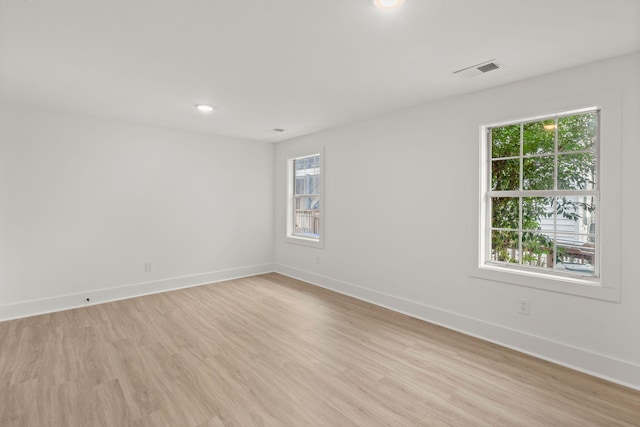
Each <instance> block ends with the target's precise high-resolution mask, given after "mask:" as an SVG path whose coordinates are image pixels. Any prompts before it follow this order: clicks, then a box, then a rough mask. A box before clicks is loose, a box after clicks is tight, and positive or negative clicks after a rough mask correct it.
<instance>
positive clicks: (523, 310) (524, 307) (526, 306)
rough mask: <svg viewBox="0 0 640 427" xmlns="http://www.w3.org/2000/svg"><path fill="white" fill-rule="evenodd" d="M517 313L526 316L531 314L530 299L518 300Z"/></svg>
mask: <svg viewBox="0 0 640 427" xmlns="http://www.w3.org/2000/svg"><path fill="white" fill-rule="evenodd" d="M518 313H520V314H524V315H526V316H528V315H530V314H531V301H529V300H528V299H521V300H518Z"/></svg>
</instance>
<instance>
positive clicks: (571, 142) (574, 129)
mask: <svg viewBox="0 0 640 427" xmlns="http://www.w3.org/2000/svg"><path fill="white" fill-rule="evenodd" d="M597 139H598V113H597V112H596V111H593V112H590V113H586V114H578V115H575V116H568V117H561V118H559V119H558V151H578V150H591V149H594V148H595V147H596V143H597Z"/></svg>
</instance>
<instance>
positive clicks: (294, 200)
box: [287, 153, 322, 246]
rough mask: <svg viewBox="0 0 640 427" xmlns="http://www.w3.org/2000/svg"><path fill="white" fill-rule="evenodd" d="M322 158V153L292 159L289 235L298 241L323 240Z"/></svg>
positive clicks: (292, 239) (314, 243)
mask: <svg viewBox="0 0 640 427" xmlns="http://www.w3.org/2000/svg"><path fill="white" fill-rule="evenodd" d="M321 160H322V156H321V155H320V153H314V154H311V155H307V156H303V157H296V158H293V159H289V165H288V170H289V180H288V181H289V190H288V194H289V200H288V204H287V205H288V206H287V211H288V219H287V237H288V238H290V241H292V242H294V243H301V244H306V245H309V246H320V245H321V243H322V242H321V240H322V239H321V237H322V169H321Z"/></svg>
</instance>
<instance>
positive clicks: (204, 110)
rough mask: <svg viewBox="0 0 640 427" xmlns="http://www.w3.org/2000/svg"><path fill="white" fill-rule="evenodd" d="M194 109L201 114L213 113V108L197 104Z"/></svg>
mask: <svg viewBox="0 0 640 427" xmlns="http://www.w3.org/2000/svg"><path fill="white" fill-rule="evenodd" d="M196 108H197V109H198V111H202V112H203V113H210V112H212V111H213V107H212V106H211V105H207V104H197V105H196Z"/></svg>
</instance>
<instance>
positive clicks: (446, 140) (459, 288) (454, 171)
mask: <svg viewBox="0 0 640 427" xmlns="http://www.w3.org/2000/svg"><path fill="white" fill-rule="evenodd" d="M639 76H640V55H631V56H625V57H620V58H614V59H612V60H607V61H603V62H599V63H595V64H590V65H587V66H583V67H580V68H576V69H571V70H566V71H562V72H558V73H554V74H550V75H545V76H541V77H539V78H535V79H532V80H527V81H523V82H519V83H516V84H510V85H507V86H503V87H500V88H496V89H492V90H488V91H483V92H480V93H475V94H471V95H467V96H462V97H457V98H454V99H448V100H444V101H441V102H436V103H432V104H429V105H425V106H421V107H418V108H414V109H411V110H408V111H403V112H399V113H397V114H392V115H389V116H386V117H380V118H377V119H374V120H369V121H365V122H361V123H357V124H353V125H349V126H345V127H341V128H337V129H333V130H329V131H326V132H322V133H318V134H314V135H311V136H307V137H303V138H298V139H295V140H291V141H287V142H283V143H280V144H278V145H277V147H276V156H275V165H276V170H275V173H276V186H275V192H276V194H275V196H276V197H275V209H276V222H275V224H276V227H275V261H276V269H277V270H278V271H280V272H282V273H284V274H288V275H291V276H295V277H299V278H302V279H305V280H308V281H311V282H313V283H316V284H318V285H321V286H325V287H329V288H332V289H335V290H338V291H340V292H344V293H347V294H351V295H354V296H357V297H359V298H363V299H366V300H370V301H373V302H375V303H378V304H381V305H386V306H388V307H392V308H394V309H396V310H399V311H404V312H407V313H410V314H412V315H415V316H418V317H422V318H425V319H428V320H431V321H435V322H437V323H441V324H444V325H446V326H449V327H452V328H455V329H458V330H462V331H465V332H467V333H470V334H473V335H477V336H480V337H484V338H486V339H489V340H492V341H496V342H500V343H502V344H505V345H508V346H511V347H515V348H518V349H520V350H523V351H526V352H529V353H532V354H536V355H538V356H541V357H543V358H547V359H550V360H554V361H557V362H560V363H563V364H566V365H570V366H573V367H575V368H578V369H581V370H584V371H588V372H592V373H594V374H596V375H599V376H602V377H607V378H610V379H613V380H615V381H618V382H621V383H626V384H629V385H631V386H634V387H637V388H640V330H639V328H640V268H638V267H637V265H638V256H640V252H639V251H638V245H639V242H640V222H639V221H638V212H640V197H638V194H640V193H639V190H638V188H639V186H640V167H638V161H639V159H640V78H639ZM479 78H481V77H479ZM611 89H618V90H620V91H621V93H622V97H621V100H622V101H621V102H622V123H623V125H622V136H623V140H622V150H623V153H624V156H623V159H622V173H623V176H622V178H623V179H622V180H623V183H622V200H623V202H622V215H621V218H618V219H619V220H620V221H621V222H622V227H623V228H624V232H623V239H622V243H621V244H622V253H623V257H622V280H621V286H622V299H621V303H614V302H607V301H602V300H597V299H589V298H584V297H578V296H572V295H565V294H561V293H554V292H550V291H543V290H538V289H533V288H529V287H522V286H516V285H511V284H505V283H500V282H495V281H487V280H481V279H477V278H474V277H472V276H471V275H470V271H471V270H472V269H470V268H468V267H469V265H470V264H472V263H473V262H474V260H475V259H477V258H475V254H476V244H477V237H476V232H477V231H476V230H477V224H478V217H477V216H478V173H479V172H478V171H479V164H478V163H479V162H478V156H479V126H481V125H483V124H489V123H493V122H496V121H504V120H511V119H519V118H523V117H527V115H528V114H531V112H533V111H534V110H535V108H534V109H531V108H529V107H528V106H527V105H524V104H528V105H529V106H530V105H536V106H538V107H539V108H540V111H538V114H542V113H553V112H554V111H553V109H552V108H551V107H550V106H551V105H555V104H557V102H558V100H562V99H568V98H573V97H583V98H584V97H587V98H588V97H589V96H590V94H597V93H601V92H602V91H609V90H611ZM552 101H553V102H552ZM545 106H547V107H545ZM538 107H536V108H538ZM545 108H550V109H551V110H550V111H549V110H545ZM607 144H608V142H606V141H603V149H606V146H607ZM321 146H324V147H325V169H324V173H325V243H324V249H315V248H309V247H303V246H297V245H293V244H290V243H286V242H285V239H284V236H285V229H284V224H285V221H284V218H285V209H284V207H285V205H286V204H285V191H284V190H285V188H286V185H285V184H286V183H285V159H286V158H287V157H288V156H289V155H290V153H292V152H293V151H294V150H295V151H296V152H300V151H301V150H302V149H303V147H307V148H308V149H309V150H310V152H314V151H313V150H317V147H321ZM605 155H606V154H605ZM363 206H365V207H366V210H365V211H364V212H363V211H362V209H361V208H362V207H363ZM408 213H410V214H408ZM604 250H605V251H606V250H607V248H604ZM519 298H526V299H529V300H531V315H530V316H523V315H521V314H518V313H517V307H518V299H519Z"/></svg>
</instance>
